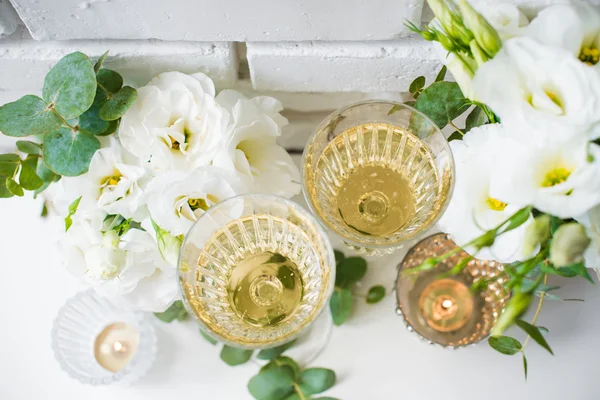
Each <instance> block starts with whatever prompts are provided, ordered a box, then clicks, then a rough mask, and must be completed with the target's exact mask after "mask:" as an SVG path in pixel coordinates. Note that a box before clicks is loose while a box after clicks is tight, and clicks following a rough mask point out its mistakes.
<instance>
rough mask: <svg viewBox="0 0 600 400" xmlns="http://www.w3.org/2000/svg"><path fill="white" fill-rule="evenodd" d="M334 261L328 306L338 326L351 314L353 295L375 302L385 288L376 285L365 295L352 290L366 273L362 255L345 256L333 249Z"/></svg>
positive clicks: (379, 299)
mask: <svg viewBox="0 0 600 400" xmlns="http://www.w3.org/2000/svg"><path fill="white" fill-rule="evenodd" d="M335 261H336V275H335V289H334V291H333V295H332V296H331V300H330V302H329V308H330V310H331V317H332V318H333V323H334V324H335V325H337V326H340V325H342V324H343V323H344V322H346V320H347V319H348V318H349V317H350V315H351V314H352V307H353V303H354V296H359V297H365V298H366V302H367V303H368V304H375V303H378V302H379V301H381V300H382V299H383V298H384V297H385V294H386V290H385V288H384V287H383V286H381V285H377V286H373V287H372V288H370V289H369V291H368V293H367V294H366V295H363V294H360V293H356V292H354V291H353V289H354V288H355V286H356V284H357V283H358V282H359V281H360V280H361V279H362V278H364V276H365V274H366V273H367V261H366V260H365V259H364V258H362V257H346V256H345V255H344V253H342V252H341V251H338V250H335Z"/></svg>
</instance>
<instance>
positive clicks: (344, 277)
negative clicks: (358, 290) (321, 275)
mask: <svg viewBox="0 0 600 400" xmlns="http://www.w3.org/2000/svg"><path fill="white" fill-rule="evenodd" d="M366 272H367V261H366V260H365V259H364V258H362V257H348V258H346V259H344V260H343V261H342V262H341V263H339V264H338V266H337V268H336V275H335V284H336V286H339V287H342V288H344V287H348V286H350V285H353V284H355V283H356V282H358V281H360V280H361V279H362V278H363V277H364V276H365V273H366Z"/></svg>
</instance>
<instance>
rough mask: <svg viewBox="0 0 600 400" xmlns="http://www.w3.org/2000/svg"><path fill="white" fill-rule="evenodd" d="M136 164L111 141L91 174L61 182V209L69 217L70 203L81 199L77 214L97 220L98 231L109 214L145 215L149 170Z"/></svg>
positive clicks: (97, 157) (58, 203)
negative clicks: (143, 201)
mask: <svg viewBox="0 0 600 400" xmlns="http://www.w3.org/2000/svg"><path fill="white" fill-rule="evenodd" d="M136 162H138V161H137V160H136V159H135V158H134V157H132V156H131V155H129V154H127V153H126V152H125V151H123V148H122V147H121V145H120V144H119V143H118V142H117V141H116V140H115V139H111V140H110V142H109V147H105V148H103V149H100V150H98V151H97V152H96V153H95V154H94V156H93V157H92V161H91V162H90V167H89V170H88V172H86V173H85V174H83V175H80V176H77V177H63V179H61V184H60V186H61V188H60V189H61V190H60V191H59V192H55V193H56V199H55V205H56V207H57V209H59V211H60V212H61V214H65V215H66V213H67V208H68V206H69V204H71V203H72V202H73V201H74V200H76V199H77V198H79V197H81V200H80V202H79V207H78V208H77V215H78V216H79V217H80V218H89V219H92V220H94V225H95V226H96V227H97V228H99V226H100V225H99V224H100V223H101V222H102V219H103V218H104V216H105V215H106V214H120V215H122V216H123V217H125V218H136V217H141V216H143V210H141V209H140V205H141V199H142V190H141V189H140V185H141V182H142V181H143V179H144V177H145V170H144V168H142V167H141V166H140V165H135V163H136Z"/></svg>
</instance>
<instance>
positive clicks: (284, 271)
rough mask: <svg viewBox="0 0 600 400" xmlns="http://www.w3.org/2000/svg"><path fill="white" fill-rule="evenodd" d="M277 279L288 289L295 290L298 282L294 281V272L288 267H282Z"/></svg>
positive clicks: (278, 271)
mask: <svg viewBox="0 0 600 400" xmlns="http://www.w3.org/2000/svg"><path fill="white" fill-rule="evenodd" d="M277 278H278V279H279V281H280V282H281V284H282V285H283V287H285V288H286V289H290V290H293V289H294V287H295V286H296V281H295V280H294V271H292V270H291V269H290V268H289V267H288V266H285V265H282V266H280V267H279V269H278V270H277Z"/></svg>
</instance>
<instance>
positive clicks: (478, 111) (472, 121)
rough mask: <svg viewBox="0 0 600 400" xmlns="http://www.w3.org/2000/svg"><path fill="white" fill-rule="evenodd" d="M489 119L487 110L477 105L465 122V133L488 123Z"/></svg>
mask: <svg viewBox="0 0 600 400" xmlns="http://www.w3.org/2000/svg"><path fill="white" fill-rule="evenodd" d="M487 122H488V119H487V116H486V115H485V112H484V111H483V109H482V108H480V107H475V108H474V109H473V111H471V113H470V114H469V116H468V117H467V121H466V122H465V133H467V132H469V131H470V130H471V129H473V128H476V127H478V126H481V125H485V124H487Z"/></svg>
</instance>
